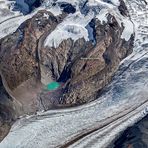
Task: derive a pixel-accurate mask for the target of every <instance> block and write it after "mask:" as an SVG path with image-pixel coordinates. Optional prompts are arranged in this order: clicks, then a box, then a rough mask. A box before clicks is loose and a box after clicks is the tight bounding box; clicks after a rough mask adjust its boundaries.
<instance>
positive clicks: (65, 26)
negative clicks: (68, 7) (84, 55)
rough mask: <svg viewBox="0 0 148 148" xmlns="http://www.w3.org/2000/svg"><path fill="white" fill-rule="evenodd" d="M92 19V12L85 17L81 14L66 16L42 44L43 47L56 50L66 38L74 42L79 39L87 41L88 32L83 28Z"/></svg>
mask: <svg viewBox="0 0 148 148" xmlns="http://www.w3.org/2000/svg"><path fill="white" fill-rule="evenodd" d="M93 17H94V13H93V12H90V13H89V14H88V15H87V16H84V15H83V14H81V12H77V13H75V14H70V15H68V16H67V17H66V18H65V19H64V21H63V22H62V23H61V24H59V25H58V26H57V27H56V29H55V30H54V31H53V32H52V33H51V34H49V36H48V37H47V38H46V40H45V42H44V46H45V47H46V46H48V47H55V48H57V47H58V46H59V45H60V43H61V42H62V41H63V40H66V39H68V38H71V39H72V40H74V41H76V40H78V39H79V38H84V39H85V40H86V41H89V38H88V30H87V29H86V28H85V27H86V26H87V25H88V23H89V22H90V21H91V20H92V19H93Z"/></svg>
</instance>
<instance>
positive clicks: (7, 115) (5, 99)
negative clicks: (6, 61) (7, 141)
mask: <svg viewBox="0 0 148 148" xmlns="http://www.w3.org/2000/svg"><path fill="white" fill-rule="evenodd" d="M3 83H5V82H2V78H1V77H0V141H1V140H2V139H3V138H4V137H5V136H6V135H7V133H8V132H9V129H10V126H11V124H12V122H13V121H15V120H16V118H17V117H18V116H19V110H18V103H17V102H16V101H15V100H13V99H12V97H11V96H10V95H9V94H8V93H7V91H6V89H5V88H4V85H3Z"/></svg>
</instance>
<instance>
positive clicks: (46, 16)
mask: <svg viewBox="0 0 148 148" xmlns="http://www.w3.org/2000/svg"><path fill="white" fill-rule="evenodd" d="M122 5H123V4H122ZM120 7H121V6H120ZM123 8H124V7H121V8H120V12H121V11H123ZM121 14H122V13H121ZM67 15H68V14H66V13H62V14H61V15H59V16H54V15H53V14H52V13H50V12H48V11H46V10H42V11H39V12H38V13H37V14H36V15H35V16H33V17H32V18H31V19H29V20H27V21H25V22H24V23H23V24H22V25H21V26H20V27H19V28H18V29H17V31H16V32H14V33H13V34H11V35H8V36H6V37H5V38H3V39H1V40H0V65H1V66H0V71H1V73H2V75H3V77H4V78H5V80H6V83H7V85H8V88H9V89H10V90H11V91H12V94H13V95H14V98H16V100H17V99H18V100H19V99H20V98H21V97H20V96H19V95H18V96H19V97H18V98H17V97H16V96H17V94H16V92H18V91H15V89H16V88H18V87H19V86H20V85H22V83H24V82H26V81H28V80H30V79H34V80H35V81H36V82H39V83H41V85H43V86H44V85H46V84H48V83H50V82H52V81H58V82H61V83H62V84H63V83H64V86H63V88H61V89H60V90H58V91H57V96H56V97H55V94H56V92H51V94H50V95H49V96H48V97H49V98H46V97H45V96H44V95H45V93H40V92H42V88H40V91H37V93H39V94H40V95H37V96H35V97H33V98H32V99H30V101H34V103H33V104H31V105H30V108H32V107H34V109H33V110H29V109H28V108H27V109H25V108H26V107H27V105H26V106H25V105H24V106H25V107H24V110H26V111H25V113H28V112H31V113H33V112H36V111H38V110H39V109H40V107H39V106H40V105H41V104H40V103H39V102H40V99H41V100H42V101H41V102H42V106H44V107H43V109H45V108H46V109H48V108H50V105H51V104H52V103H53V104H54V103H55V102H56V103H55V104H54V105H55V106H61V105H63V106H65V105H66V106H72V105H80V104H83V103H86V102H89V101H92V100H94V99H96V97H97V96H98V95H99V92H100V90H101V89H102V88H103V87H104V86H105V85H107V84H108V83H109V82H110V81H111V78H112V76H113V75H114V73H115V72H116V70H117V68H118V66H119V63H120V61H121V60H122V59H124V58H125V57H127V56H128V55H129V54H130V53H131V52H132V46H133V38H134V35H131V37H130V39H129V40H128V41H126V40H125V39H121V36H122V33H123V30H124V26H123V25H119V23H118V21H117V20H116V18H115V17H114V16H113V15H112V14H109V15H108V16H107V22H104V23H102V22H101V21H100V20H99V19H98V18H97V17H96V18H93V19H92V20H91V21H90V23H89V24H88V25H87V26H86V28H87V29H88V31H89V41H87V40H85V39H84V38H79V39H77V40H76V41H74V40H72V39H71V38H68V39H65V40H63V41H62V42H61V43H60V44H59V46H57V47H54V46H53V47H49V46H45V45H44V41H45V39H46V38H47V36H48V35H49V34H50V33H51V32H52V31H54V30H55V28H56V27H57V25H58V24H59V23H60V22H62V21H63V19H64V18H65V17H66V16H67ZM122 15H127V13H124V14H122ZM68 31H69V32H70V33H77V32H75V30H71V29H69V30H68ZM26 85H32V84H31V83H28V82H27V83H26ZM41 87H42V86H41ZM22 88H23V89H24V86H23V87H22ZM18 90H20V89H18ZM21 91H22V90H20V92H21ZM23 91H24V92H25V91H26V94H27V93H28V91H27V89H24V90H23ZM14 92H15V93H14ZM24 92H23V93H24ZM18 93H19V92H18ZM24 94H25V93H24ZM54 97H55V98H56V99H57V101H53V102H50V101H51V98H52V99H54ZM44 98H46V101H45V102H44ZM21 101H22V100H21V99H20V100H19V102H21ZM28 101H29V99H28ZM38 101H39V102H38ZM48 101H49V102H50V103H49V104H48V103H47V102H48ZM22 102H23V103H24V102H25V99H24V100H23V101H22ZM22 102H21V104H23V103H22ZM38 103H39V104H40V105H38ZM45 106H46V107H45ZM41 108H42V107H41ZM27 110H28V112H27Z"/></svg>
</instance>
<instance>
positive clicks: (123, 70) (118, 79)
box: [0, 0, 148, 148]
mask: <svg viewBox="0 0 148 148" xmlns="http://www.w3.org/2000/svg"><path fill="white" fill-rule="evenodd" d="M65 1H66V0H65ZM78 2H79V1H78V0H75V1H73V4H75V3H78ZM112 2H113V3H115V4H117V3H116V2H118V1H116V0H114V1H113V0H112ZM125 3H126V5H127V7H128V10H129V13H130V16H131V21H132V23H133V24H134V28H132V27H131V24H128V23H127V21H126V19H125V20H124V21H125V24H128V26H126V27H129V28H128V29H126V30H125V34H123V38H125V39H128V36H129V35H130V33H129V31H131V30H132V29H133V30H134V32H135V45H134V51H133V53H132V54H131V55H130V56H128V57H127V58H126V59H124V60H123V61H122V62H121V64H120V67H119V69H118V71H117V72H116V74H115V76H114V78H113V81H112V83H111V84H110V85H108V86H107V87H106V88H105V90H104V93H103V94H102V95H101V96H100V97H99V99H98V100H95V101H93V102H91V103H89V104H85V105H82V106H79V107H74V108H68V109H60V110H49V111H47V112H38V113H37V115H32V116H26V117H24V118H21V119H20V120H18V121H16V122H15V123H14V125H13V126H12V128H11V131H10V132H9V134H8V135H7V136H6V137H5V139H4V140H3V141H2V142H1V143H0V147H1V148H12V145H13V148H24V147H27V148H36V147H37V148H43V147H45V148H46V147H50V148H55V147H64V146H65V147H71V148H72V147H74V148H83V147H89V148H91V147H92V148H96V147H99V148H105V147H107V146H108V145H110V144H111V143H112V142H113V141H114V140H115V139H116V137H117V136H118V135H119V134H120V133H121V132H122V131H123V130H125V129H126V128H127V127H129V126H131V125H133V124H134V123H135V122H137V121H139V120H140V119H142V118H143V117H144V116H146V115H147V114H148V91H147V90H148V46H147V44H148V19H147V10H148V5H145V3H144V1H141V0H130V1H128V0H125ZM119 21H120V20H119ZM128 21H129V20H128ZM0 26H1V24H0ZM2 27H3V26H2ZM60 27H61V26H60ZM130 28H131V30H130ZM58 29H59V28H58ZM64 29H65V28H64ZM133 30H132V31H133ZM55 31H57V28H56V30H54V32H55ZM62 31H63V30H62ZM78 31H79V30H78ZM7 33H11V31H9V32H7ZM3 36H4V35H3ZM53 37H54V36H52V38H53ZM49 39H50V40H51V38H49ZM74 39H75V38H74ZM60 41H61V40H60Z"/></svg>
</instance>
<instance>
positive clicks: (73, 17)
mask: <svg viewBox="0 0 148 148" xmlns="http://www.w3.org/2000/svg"><path fill="white" fill-rule="evenodd" d="M50 2H51V1H50ZM58 2H67V3H68V2H69V3H71V4H72V5H76V4H77V5H78V6H79V4H80V1H79V0H74V1H68V0H58ZM111 2H112V3H113V4H112V3H107V2H104V1H102V0H89V1H88V2H87V3H86V5H87V7H88V8H89V11H90V12H89V13H88V14H81V12H80V10H77V11H76V13H74V14H69V15H68V16H67V17H66V19H64V20H63V22H62V23H61V24H59V25H58V26H57V27H56V29H55V30H54V31H53V32H52V33H51V34H49V35H48V36H47V38H46V40H45V42H44V46H45V47H54V48H57V47H58V46H59V45H60V44H61V42H62V41H63V40H67V39H69V38H71V39H72V40H73V41H74V42H75V41H76V40H78V39H80V38H84V39H85V40H86V41H89V38H88V36H89V32H88V31H89V30H87V29H86V26H87V24H88V23H89V22H90V21H91V20H92V19H93V18H97V19H99V20H100V22H101V23H102V24H103V23H107V16H108V14H111V15H113V16H115V18H116V20H117V22H118V24H119V25H120V26H121V25H122V24H123V26H124V30H123V33H122V36H121V38H122V39H125V40H126V41H128V40H129V39H130V37H131V35H132V34H133V32H134V28H133V24H132V22H131V21H130V20H129V18H127V17H124V16H122V15H121V14H120V12H119V10H118V6H119V4H120V3H119V1H118V0H112V1H111ZM49 5H51V4H49ZM51 8H52V7H51ZM51 8H50V9H51Z"/></svg>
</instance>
